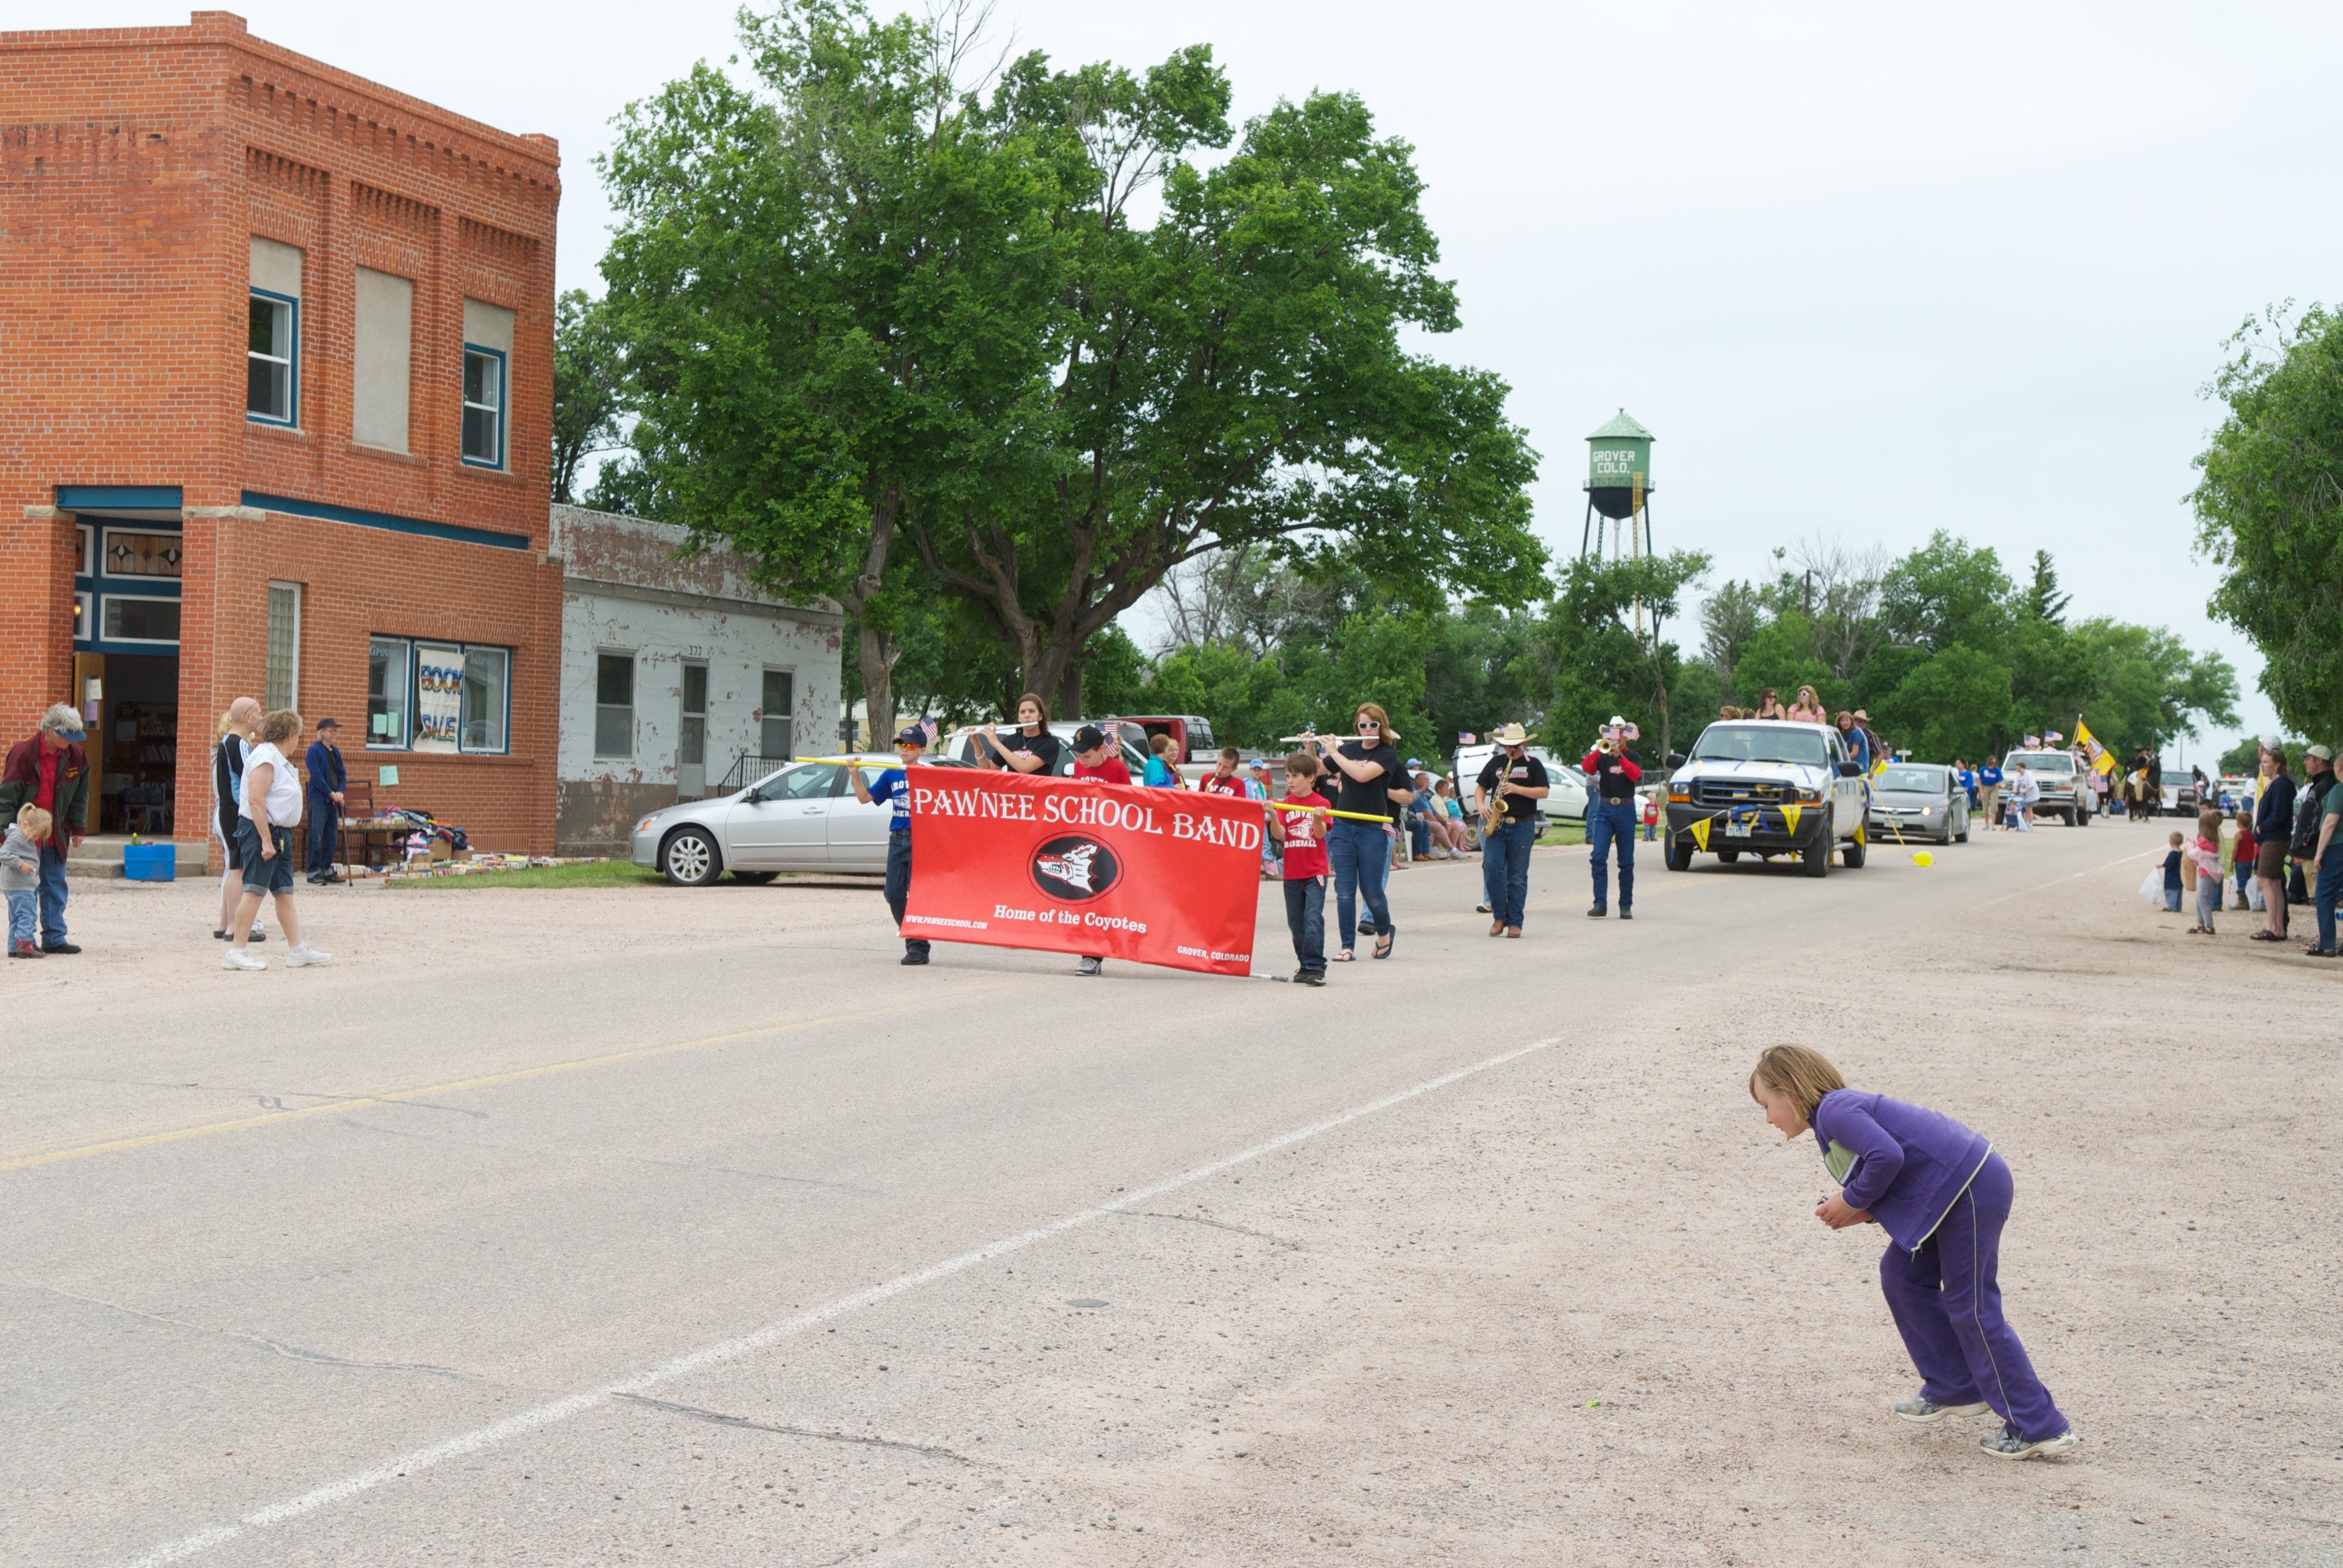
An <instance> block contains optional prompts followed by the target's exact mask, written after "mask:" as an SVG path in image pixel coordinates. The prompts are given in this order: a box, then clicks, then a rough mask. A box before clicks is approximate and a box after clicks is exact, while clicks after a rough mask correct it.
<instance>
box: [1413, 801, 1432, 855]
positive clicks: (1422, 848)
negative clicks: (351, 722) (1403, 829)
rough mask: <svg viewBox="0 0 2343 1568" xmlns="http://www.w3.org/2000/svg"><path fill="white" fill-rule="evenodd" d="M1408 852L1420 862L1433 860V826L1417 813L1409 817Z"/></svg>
mask: <svg viewBox="0 0 2343 1568" xmlns="http://www.w3.org/2000/svg"><path fill="white" fill-rule="evenodd" d="M1407 840H1408V852H1409V853H1410V854H1412V855H1413V856H1414V857H1415V858H1416V859H1419V860H1429V859H1432V824H1431V823H1430V822H1427V821H1425V820H1424V819H1423V817H1422V816H1420V815H1418V814H1417V813H1415V812H1413V811H1411V812H1409V813H1408V817H1407Z"/></svg>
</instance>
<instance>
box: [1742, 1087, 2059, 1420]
mask: <svg viewBox="0 0 2343 1568" xmlns="http://www.w3.org/2000/svg"><path fill="white" fill-rule="evenodd" d="M1749 1095H1750V1098H1751V1099H1753V1100H1755V1101H1757V1103H1758V1104H1760V1105H1762V1106H1764V1107H1765V1120H1766V1121H1769V1122H1771V1123H1772V1124H1773V1125H1774V1126H1775V1127H1776V1128H1778V1129H1780V1130H1781V1132H1782V1135H1783V1136H1784V1137H1785V1138H1795V1137H1796V1136H1797V1135H1798V1134H1799V1133H1801V1132H1805V1131H1808V1130H1809V1129H1812V1130H1813V1132H1814V1135H1815V1143H1816V1144H1818V1145H1820V1146H1821V1149H1822V1155H1823V1164H1824V1166H1825V1168H1826V1169H1828V1171H1830V1173H1831V1176H1832V1178H1833V1179H1834V1180H1835V1181H1837V1182H1838V1183H1839V1191H1837V1192H1835V1193H1833V1194H1830V1195H1828V1196H1825V1198H1824V1199H1823V1200H1822V1201H1821V1202H1820V1203H1818V1204H1817V1205H1815V1219H1817V1220H1820V1221H1822V1222H1823V1223H1824V1224H1825V1225H1828V1226H1829V1227H1830V1228H1831V1229H1832V1230H1834V1231H1838V1230H1844V1229H1845V1228H1846V1227H1847V1226H1849V1225H1862V1224H1875V1225H1877V1226H1879V1227H1880V1228H1881V1229H1882V1230H1884V1231H1886V1232H1887V1235H1888V1239H1889V1245H1888V1248H1887V1251H1885V1253H1884V1254H1882V1255H1881V1257H1880V1260H1879V1285H1880V1289H1881V1290H1882V1291H1883V1292H1885V1293H1886V1296H1887V1310H1888V1311H1889V1312H1892V1313H1894V1314H1895V1318H1896V1332H1898V1333H1900V1334H1902V1335H1903V1336H1904V1348H1905V1350H1906V1352H1909V1353H1910V1355H1911V1357H1912V1364H1913V1365H1914V1366H1915V1367H1916V1368H1917V1369H1918V1370H1919V1373H1920V1392H1919V1396H1918V1397H1917V1398H1916V1399H1909V1400H1906V1401H1905V1402H1903V1403H1902V1404H1899V1405H1897V1406H1896V1414H1897V1415H1898V1416H1901V1417H1902V1418H1903V1419H1904V1420H1906V1421H1909V1422H1920V1423H1926V1422H1938V1421H1942V1420H1944V1419H1945V1418H1946V1417H1947V1416H1973V1415H1983V1414H1985V1413H1986V1411H1988V1410H1990V1411H1992V1412H1994V1413H1995V1414H1996V1415H1998V1416H2000V1417H2001V1431H2000V1432H1999V1433H1998V1434H1996V1435H1995V1436H1992V1437H1988V1438H1986V1439H1984V1440H1983V1441H1982V1442H1980V1443H1979V1444H1978V1446H1979V1447H1980V1448H1982V1449H1984V1450H1985V1452H1987V1453H1989V1454H1991V1455H1992V1456H1993V1457H1994V1458H1996V1459H2040V1458H2046V1457H2047V1456H2049V1455H2051V1454H2057V1453H2064V1452H2066V1451H2067V1450H2068V1449H2070V1448H2072V1447H2074V1446H2075V1444H2076V1443H2077V1442H2079V1441H2081V1440H2080V1439H2078V1438H2077V1437H2076V1435H2075V1429H2074V1428H2073V1426H2071V1425H2070V1424H2068V1422H2067V1420H2066V1417H2065V1416H2064V1415H2061V1414H2060V1413H2059V1412H2058V1407H2057V1406H2056V1404H2054V1403H2052V1402H2051V1399H2050V1391H2049V1390H2047V1389H2046V1388H2044V1387H2043V1386H2042V1380H2041V1379H2040V1378H2038V1377H2036V1375H2035V1373H2034V1366H2033V1363H2032V1362H2029V1361H2027V1360H2026V1347H2025V1346H2024V1345H2022V1344H2020V1343H2018V1342H2017V1335H2016V1332H2015V1331H2013V1330H2012V1329H2011V1328H2010V1326H2009V1324H2008V1323H2007V1322H2005V1321H2004V1320H2003V1318H2002V1313H2001V1284H2000V1282H1999V1279H1998V1277H1997V1275H1998V1271H1999V1262H2000V1253H2001V1232H2002V1227H2003V1226H2005V1225H2006V1224H2007V1223H2008V1222H2009V1205H2010V1200H2011V1197H2012V1194H2013V1191H2014V1187H2013V1184H2012V1182H2011V1181H2010V1175H2009V1167H2008V1165H2006V1163H2004V1162H2003V1161H2002V1158H2001V1156H2000V1155H1998V1154H1996V1153H1995V1152H1994V1151H1993V1145H1992V1144H1990V1143H1988V1142H1986V1141H1985V1140H1984V1139H1983V1138H1980V1137H1978V1136H1977V1135H1976V1133H1974V1132H1972V1131H1969V1130H1968V1129H1967V1128H1966V1127H1964V1126H1962V1125H1961V1124H1960V1123H1959V1122H1957V1121H1954V1120H1953V1119H1952V1118H1951V1117H1949V1116H1946V1115H1945V1114H1943V1113H1942V1112H1940V1111H1929V1110H1926V1108H1924V1107H1921V1106H1917V1105H1906V1104H1905V1103H1904V1102H1903V1101H1900V1100H1890V1099H1888V1098H1887V1097H1886V1096H1885V1095H1884V1094H1867V1093H1865V1092H1863V1091H1860V1090H1854V1089H1849V1088H1848V1087H1847V1086H1846V1081H1845V1079H1843V1078H1841V1077H1840V1076H1839V1075H1838V1069H1836V1068H1835V1067H1833V1066H1832V1065H1831V1064H1830V1063H1829V1062H1828V1061H1827V1060H1825V1059H1824V1058H1823V1056H1822V1054H1821V1053H1820V1052H1819V1051H1815V1050H1808V1049H1807V1048H1806V1047H1805V1046H1803V1045H1777V1046H1775V1047H1773V1048H1771V1049H1770V1050H1767V1051H1766V1052H1765V1054H1764V1055H1762V1056H1760V1057H1759V1058H1758V1059H1757V1070H1755V1072H1753V1073H1751V1074H1750V1075H1749Z"/></svg>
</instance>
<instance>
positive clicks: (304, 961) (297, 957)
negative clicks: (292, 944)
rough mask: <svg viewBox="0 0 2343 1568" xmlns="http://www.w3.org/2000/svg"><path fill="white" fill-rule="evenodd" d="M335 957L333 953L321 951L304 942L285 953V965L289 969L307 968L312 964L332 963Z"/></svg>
mask: <svg viewBox="0 0 2343 1568" xmlns="http://www.w3.org/2000/svg"><path fill="white" fill-rule="evenodd" d="M333 958H334V955H333V954H331V953H321V952H319V951H318V950H317V949H315V948H313V947H311V946H310V945H309V944H308V943H307V942H303V943H302V944H301V945H300V946H299V947H297V948H295V949H294V950H292V951H290V952H288V953H287V954H286V955H285V967H286V968H287V969H288V970H297V969H307V968H308V967H309V966H310V965H311V964H322V963H330V962H332V961H333Z"/></svg>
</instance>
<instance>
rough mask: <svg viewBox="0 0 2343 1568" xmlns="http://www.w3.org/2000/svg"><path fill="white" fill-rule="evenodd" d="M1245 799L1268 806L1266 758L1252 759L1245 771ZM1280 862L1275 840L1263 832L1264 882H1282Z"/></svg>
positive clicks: (1282, 872)
mask: <svg viewBox="0 0 2343 1568" xmlns="http://www.w3.org/2000/svg"><path fill="white" fill-rule="evenodd" d="M1222 755H1226V753H1223V754H1222ZM1245 799H1248V800H1258V801H1260V802H1261V803H1262V806H1263V807H1266V806H1267V805H1268V804H1269V759H1267V758H1266V757H1262V758H1256V759H1253V761H1252V763H1251V764H1250V765H1248V766H1247V768H1246V769H1245ZM1267 814H1269V813H1267V812H1264V815H1267ZM1281 866H1282V856H1281V855H1280V854H1279V852H1278V847H1277V840H1276V839H1272V837H1270V836H1269V834H1268V833H1267V832H1263V833H1262V836H1261V874H1262V879H1264V880H1267V881H1272V882H1277V881H1282V880H1284V879H1285V872H1284V871H1283V870H1282V869H1281Z"/></svg>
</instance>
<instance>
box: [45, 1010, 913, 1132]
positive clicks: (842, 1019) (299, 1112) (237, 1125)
mask: <svg viewBox="0 0 2343 1568" xmlns="http://www.w3.org/2000/svg"><path fill="white" fill-rule="evenodd" d="M921 1005H924V1004H922V1003H919V1002H900V1003H898V1004H897V1005H895V1006H893V1007H874V1008H866V1009H864V1010H861V1011H859V1012H837V1013H828V1014H825V1015H824V1016H822V1017H820V1018H808V1019H800V1020H797V1021H795V1022H792V1023H774V1024H766V1025H764V1026H762V1027H760V1028H757V1029H744V1030H734V1031H733V1032H732V1033H730V1034H710V1035H704V1036H702V1037H701V1038H699V1039H698V1040H676V1041H674V1042H673V1043H671V1044H668V1045H647V1046H643V1047H641V1048H640V1049H639V1050H614V1051H609V1052H607V1053H605V1054H604V1055H601V1056H581V1057H578V1058H576V1059H574V1060H569V1061H552V1062H547V1063H545V1064H544V1065H543V1066H539V1067H523V1068H517V1069H515V1070H513V1071H511V1072H497V1073H490V1074H488V1076H486V1077H483V1078H464V1079H458V1080H456V1081H452V1082H448V1083H430V1084H425V1085H424V1086H423V1087H421V1088H419V1089H399V1090H393V1091H388V1092H387V1093H383V1094H350V1095H342V1096H338V1097H337V1098H335V1099H332V1100H328V1101H324V1102H322V1103H320V1104H317V1105H304V1106H300V1107H297V1109H295V1110H291V1111H268V1112H266V1114H264V1115H260V1116H240V1117H238V1118H236V1120H235V1121H207V1122H204V1123H202V1124H201V1125H199V1126H196V1127H181V1128H177V1129H175V1130H173V1131H168V1132H149V1133H146V1134H144V1135H143V1136H140V1137H136V1138H111V1139H108V1140H106V1141H105V1142H102V1143H83V1144H77V1145H75V1147H73V1148H70V1149H58V1150H54V1151H51V1152H49V1153H46V1154H28V1155H25V1156H24V1157H23V1158H21V1159H16V1160H6V1161H0V1171H23V1170H25V1169H27V1168H29V1167H31V1166H35V1165H54V1164H56V1163H57V1162H58V1161H65V1160H85V1159H87V1158H88V1157H89V1156H91V1155H93V1154H113V1153H116V1152H119V1151H123V1150H127V1149H148V1148H152V1147H154V1146H155V1145H156V1144H158V1143H176V1142H178V1141H181V1140H182V1139H187V1138H208V1137H210V1136H212V1135H213V1134H214V1133H216V1132H240V1131H244V1130H245V1129H246V1128H248V1127H266V1126H269V1125H271V1124H272V1123H275V1122H278V1121H299V1120H301V1119H302V1118H303V1117H305V1116H323V1115H325V1114H326V1113H327V1111H347V1110H349V1109H350V1108H351V1107H352V1106H355V1105H396V1104H397V1103H399V1102H400V1101H407V1100H422V1099H424V1098H426V1097H429V1096H437V1095H441V1094H455V1093H459V1092H461V1091H464V1090H468V1089H488V1088H492V1087H494V1086H495V1085H497V1084H499V1083H518V1082H521V1081H525V1080H528V1079H531V1078H549V1077H551V1076H553V1075H554V1074H556V1073H560V1072H577V1071H580V1070H583V1069H586V1068H588V1067H610V1066H613V1065H615V1064H617V1063H618V1062H622V1061H642V1060H647V1059H649V1058H650V1057H655V1056H672V1055H674V1054H675V1053H677V1052H678V1051H684V1050H701V1049H703V1048H705V1047H708V1046H711V1045H729V1044H731V1043H733V1042H734V1041H736V1040H757V1039H760V1038H762V1037H764V1036H766V1035H773V1034H788V1033H789V1032H790V1031H792V1030H800V1029H819V1028H820V1027H821V1026H822V1025H824V1024H830V1023H852V1022H855V1021H856V1020H860V1019H866V1018H877V1017H879V1016H880V1015H881V1014H884V1013H890V1012H903V1011H906V1010H910V1009H911V1008H913V1007H918V1006H921Z"/></svg>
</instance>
